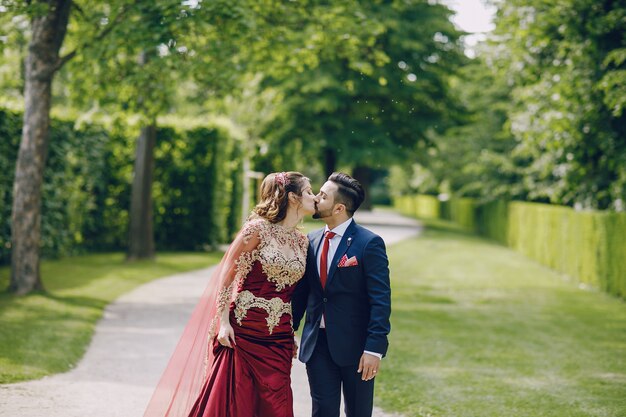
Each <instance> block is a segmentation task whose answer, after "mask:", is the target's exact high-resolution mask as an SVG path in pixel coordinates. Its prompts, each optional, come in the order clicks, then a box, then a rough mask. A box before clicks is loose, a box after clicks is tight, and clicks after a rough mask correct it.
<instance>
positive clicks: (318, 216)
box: [313, 204, 333, 219]
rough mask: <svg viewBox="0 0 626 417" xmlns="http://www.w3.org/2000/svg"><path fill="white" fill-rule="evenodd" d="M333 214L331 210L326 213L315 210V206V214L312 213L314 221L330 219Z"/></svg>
mask: <svg viewBox="0 0 626 417" xmlns="http://www.w3.org/2000/svg"><path fill="white" fill-rule="evenodd" d="M332 214H333V209H328V210H326V211H320V210H319V209H318V208H317V204H316V205H315V213H313V218H314V219H323V218H325V217H330V216H332Z"/></svg>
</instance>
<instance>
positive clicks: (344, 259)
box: [338, 255, 359, 268]
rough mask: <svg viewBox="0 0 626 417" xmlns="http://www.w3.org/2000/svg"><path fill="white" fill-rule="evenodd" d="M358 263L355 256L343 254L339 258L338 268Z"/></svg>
mask: <svg viewBox="0 0 626 417" xmlns="http://www.w3.org/2000/svg"><path fill="white" fill-rule="evenodd" d="M358 264H359V261H357V260H356V256H353V257H352V258H349V259H348V257H347V256H346V255H343V257H342V258H341V260H340V261H339V265H338V266H339V268H345V267H347V266H356V265H358Z"/></svg>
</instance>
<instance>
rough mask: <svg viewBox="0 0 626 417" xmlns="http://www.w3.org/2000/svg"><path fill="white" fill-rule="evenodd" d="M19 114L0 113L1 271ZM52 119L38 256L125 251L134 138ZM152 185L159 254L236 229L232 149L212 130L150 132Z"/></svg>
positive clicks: (214, 240)
mask: <svg viewBox="0 0 626 417" xmlns="http://www.w3.org/2000/svg"><path fill="white" fill-rule="evenodd" d="M21 123H22V120H21V115H19V114H17V113H11V112H8V111H4V110H3V111H0V137H2V139H3V140H2V141H0V150H1V152H0V169H2V171H1V172H2V175H1V176H0V198H1V203H2V206H1V207H0V224H1V225H2V229H0V263H8V262H9V260H10V243H9V242H10V219H11V193H12V185H13V177H14V175H15V158H16V155H17V148H18V146H19V138H20V132H21ZM128 131H129V129H128V128H127V127H125V126H124V125H123V124H116V125H114V126H112V127H110V128H109V130H105V129H104V128H103V127H101V126H98V125H83V126H80V125H76V124H74V123H72V122H68V121H61V120H57V119H53V122H52V128H51V141H50V149H49V157H48V164H47V166H46V170H45V172H44V188H43V200H42V201H43V203H42V204H43V206H42V253H43V255H44V257H48V258H50V257H60V256H67V255H70V254H74V253H77V252H82V251H85V250H97V251H102V250H120V249H123V248H125V247H126V244H127V236H128V221H129V219H128V209H129V207H130V185H131V182H132V161H133V150H132V149H133V143H134V141H135V139H134V135H132V131H131V133H130V134H128ZM157 136H158V137H157V145H156V150H155V154H156V160H155V181H154V185H153V190H154V191H153V194H154V213H155V226H154V230H155V238H156V244H157V247H158V248H159V249H176V250H187V249H193V250H202V249H208V248H211V247H213V246H215V245H216V244H218V243H221V242H224V241H225V240H226V239H227V238H228V237H230V236H232V234H233V232H234V231H235V230H237V229H239V227H240V223H239V221H240V220H239V219H240V210H241V209H240V207H239V206H240V201H239V198H240V197H239V196H238V195H237V194H233V191H234V192H235V193H238V191H237V187H240V185H239V182H240V181H241V168H240V162H239V161H238V160H237V159H230V158H229V156H233V155H237V154H238V152H239V150H238V148H237V144H236V142H235V141H233V140H232V139H231V138H230V136H229V134H228V133H227V132H226V131H225V130H224V129H221V128H217V127H193V128H190V129H188V130H185V129H182V128H173V127H164V128H162V129H159V130H158V132H157Z"/></svg>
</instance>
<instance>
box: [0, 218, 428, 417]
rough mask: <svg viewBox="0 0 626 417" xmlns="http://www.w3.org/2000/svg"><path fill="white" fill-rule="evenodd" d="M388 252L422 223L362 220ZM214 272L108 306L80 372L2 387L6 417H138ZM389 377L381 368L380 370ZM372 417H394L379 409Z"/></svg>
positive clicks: (303, 396)
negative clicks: (381, 241) (376, 235)
mask: <svg viewBox="0 0 626 417" xmlns="http://www.w3.org/2000/svg"><path fill="white" fill-rule="evenodd" d="M356 220H357V222H359V223H360V224H363V225H365V226H366V227H368V228H369V229H371V230H372V231H374V232H375V233H378V234H379V235H380V236H382V237H383V239H384V240H385V242H386V243H387V245H391V244H393V243H396V242H398V241H401V240H403V239H406V238H409V237H413V236H415V235H417V234H419V232H420V230H421V227H420V225H419V223H418V222H416V221H415V220H412V219H408V218H406V217H402V216H400V215H398V214H396V213H394V212H390V211H374V212H363V213H360V214H359V213H357V216H356ZM208 276H210V268H209V269H203V270H198V271H193V272H187V273H182V274H177V275H172V276H169V277H166V278H161V279H159V280H156V281H153V282H150V283H148V284H145V285H142V286H141V287H138V288H136V289H135V290H133V291H131V292H130V293H128V294H125V295H123V296H122V297H120V298H119V299H118V300H117V301H115V302H113V303H111V304H110V305H109V306H108V307H107V308H106V310H105V312H104V317H103V318H102V319H101V320H100V322H99V323H98V325H97V326H96V331H95V335H94V337H93V339H92V341H91V344H90V346H89V348H88V350H87V352H86V354H85V356H84V357H83V359H82V360H81V361H80V362H79V364H78V365H77V366H76V368H75V369H73V370H72V371H70V372H67V373H64V374H58V375H53V376H50V377H45V378H42V379H40V380H36V381H28V382H22V383H16V384H8V385H0V416H1V417H41V416H46V417H84V416H90V417H141V416H142V414H143V410H144V407H145V405H146V403H147V402H148V400H149V399H150V396H151V395H152V390H153V388H154V386H155V385H156V383H157V381H158V379H159V377H160V375H161V372H162V371H163V368H164V367H165V365H166V363H167V361H168V359H169V356H170V354H171V352H172V351H173V350H174V347H175V345H176V342H177V341H178V338H179V337H180V333H181V331H182V329H183V327H184V325H185V323H186V322H187V320H188V318H189V315H190V314H191V311H192V310H193V307H194V306H195V303H196V301H197V298H198V296H199V295H200V294H201V293H202V291H203V289H204V287H205V285H206V278H207V277H208ZM382 371H383V372H384V365H383V367H382ZM292 379H293V382H292V386H293V391H294V409H295V415H296V417H306V416H310V413H311V411H310V410H311V400H310V397H309V393H308V383H307V378H306V371H305V368H304V365H303V364H302V363H300V362H299V361H294V367H293V374H292ZM374 416H375V417H390V415H389V414H386V413H383V412H382V411H381V410H379V409H376V410H375V412H374Z"/></svg>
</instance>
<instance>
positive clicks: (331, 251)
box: [317, 217, 383, 359]
mask: <svg viewBox="0 0 626 417" xmlns="http://www.w3.org/2000/svg"><path fill="white" fill-rule="evenodd" d="M350 223H352V217H350V218H349V219H348V220H346V221H345V222H343V223H341V224H340V225H339V226H337V227H335V228H334V229H332V230H330V229H329V228H328V225H326V227H324V233H322V241H321V242H320V246H319V248H318V251H317V271H318V272H319V271H321V270H320V260H321V259H322V249H323V248H324V236H325V235H326V232H328V231H330V232H333V233H335V236H333V237H332V238H331V239H330V240H329V242H328V257H327V258H326V259H327V262H326V268H328V269H327V270H326V273H327V274H328V271H329V270H330V265H331V264H332V262H333V258H334V256H335V252H337V248H338V247H339V243H340V242H341V238H342V237H343V235H345V234H346V230H347V229H348V226H350ZM328 278H330V277H328ZM325 328H326V323H325V322H324V315H322V320H321V321H320V329H325ZM364 353H368V354H370V355H374V356H376V357H378V358H380V359H382V357H383V355H382V354H380V353H377V352H370V351H367V350H366V351H364Z"/></svg>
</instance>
